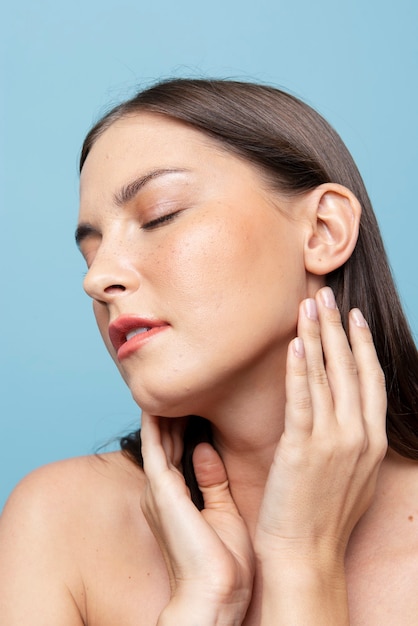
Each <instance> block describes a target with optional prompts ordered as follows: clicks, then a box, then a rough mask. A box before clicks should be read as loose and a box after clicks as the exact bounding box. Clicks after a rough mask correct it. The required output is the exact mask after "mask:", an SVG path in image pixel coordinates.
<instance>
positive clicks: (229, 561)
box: [141, 413, 254, 625]
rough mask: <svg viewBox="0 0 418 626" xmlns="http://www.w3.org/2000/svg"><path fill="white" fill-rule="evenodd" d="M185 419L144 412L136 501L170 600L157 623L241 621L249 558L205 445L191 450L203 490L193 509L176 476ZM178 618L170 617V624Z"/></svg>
mask: <svg viewBox="0 0 418 626" xmlns="http://www.w3.org/2000/svg"><path fill="white" fill-rule="evenodd" d="M184 425H185V421H184V420H183V419H177V418H161V417H157V416H153V415H148V414H146V413H143V416H142V429H141V438H142V455H143V459H144V470H145V475H146V478H147V483H146V487H145V490H144V492H143V497H142V499H141V506H142V509H143V512H144V514H145V517H146V519H147V521H148V523H149V525H150V527H151V530H152V531H153V533H154V535H155V537H156V539H157V541H158V543H159V546H160V548H161V551H162V553H163V555H164V558H165V562H166V565H167V569H168V573H169V577H170V586H171V595H172V599H171V602H170V603H169V605H168V607H166V610H165V611H163V614H162V616H161V618H160V622H159V624H166V623H167V624H171V623H172V624H175V623H182V625H187V624H188V623H189V621H190V623H196V619H198V623H199V624H206V623H207V624H212V623H213V624H225V625H226V624H241V623H242V620H243V619H244V616H245V613H246V610H247V607H248V604H249V602H250V599H251V592H252V579H253V573H254V557H253V549H252V545H251V541H250V538H249V535H248V531H247V528H246V526H245V523H244V521H243V520H242V518H241V516H240V515H239V513H238V510H237V508H236V506H235V504H234V502H233V500H232V497H231V494H230V491H229V487H228V480H227V476H226V471H225V468H224V465H223V463H222V461H221V459H220V457H219V455H218V454H217V452H216V451H215V450H214V448H213V447H212V446H211V445H210V444H207V443H202V444H199V445H198V446H197V447H196V449H195V452H194V455H193V463H194V468H195V474H196V478H197V482H198V484H199V487H200V489H201V491H202V493H203V497H204V506H205V508H204V509H203V510H202V511H198V509H197V508H196V507H195V505H194V504H193V503H192V501H191V499H190V494H189V490H188V488H187V486H186V484H185V481H184V478H183V475H182V473H181V469H180V464H181V457H182V451H183V431H184ZM176 620H177V621H176Z"/></svg>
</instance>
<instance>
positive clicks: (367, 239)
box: [80, 79, 418, 508]
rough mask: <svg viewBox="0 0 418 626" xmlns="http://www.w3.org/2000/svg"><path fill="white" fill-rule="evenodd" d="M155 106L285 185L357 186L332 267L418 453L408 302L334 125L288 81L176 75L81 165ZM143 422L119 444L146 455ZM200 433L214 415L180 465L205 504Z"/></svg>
mask: <svg viewBox="0 0 418 626" xmlns="http://www.w3.org/2000/svg"><path fill="white" fill-rule="evenodd" d="M141 112H151V113H157V114H160V115H164V116H168V117H170V118H172V119H174V120H178V121H180V122H183V123H185V124H187V125H189V126H190V127H193V128H195V129H197V130H199V131H201V132H202V133H205V134H206V135H208V136H210V137H211V138H213V139H214V140H216V141H218V142H219V143H220V144H221V145H222V146H223V148H224V149H225V150H229V151H231V152H232V153H234V154H236V155H239V156H240V157H241V158H244V159H246V160H247V161H248V162H250V163H252V164H253V165H255V166H256V167H257V168H258V169H259V171H261V172H262V173H263V175H264V176H265V177H266V178H267V180H268V181H269V183H270V184H271V185H272V186H273V187H274V188H276V189H277V190H279V191H280V192H282V193H285V194H287V195H290V196H292V195H297V194H301V193H304V192H307V191H310V190H312V189H314V188H315V187H318V186H319V185H322V184H323V183H329V182H332V183H339V184H341V185H344V186H345V187H347V188H348V189H350V190H351V191H352V192H353V193H354V195H355V196H356V197H357V199H358V200H359V202H360V204H361V206H362V216H361V220H360V229H359V236H358V241H357V244H356V247H355V249H354V252H353V254H352V255H351V257H350V258H349V259H348V260H347V261H346V263H345V264H344V265H342V266H341V267H340V268H338V269H337V270H335V271H333V272H332V273H330V274H329V275H328V276H327V277H326V282H327V284H328V285H329V286H330V287H331V288H332V289H333V290H334V293H335V297H336V300H337V304H338V308H339V310H340V312H341V316H342V319H343V324H344V326H345V327H346V325H347V319H348V312H349V311H350V309H352V308H353V307H358V308H359V309H361V311H362V312H363V314H364V316H365V318H366V319H367V321H368V323H369V326H370V330H371V332H372V335H373V338H374V341H375V345H376V351H377V354H378V358H379V361H380V363H381V365H382V368H383V371H384V373H385V378H386V385H387V393H388V409H387V435H388V441H389V446H390V447H391V448H392V449H393V450H395V451H396V452H398V453H399V454H401V455H403V456H404V457H407V458H410V459H418V356H417V350H416V346H415V342H414V339H413V337H412V334H411V331H410V328H409V326H408V322H407V320H406V318H405V315H404V313H403V311H402V308H401V305H400V301H399V297H398V294H397V290H396V287H395V284H394V281H393V278H392V275H391V271H390V267H389V264H388V261H387V257H386V253H385V250H384V246H383V242H382V238H381V235H380V232H379V227H378V224H377V221H376V217H375V215H374V212H373V209H372V206H371V203H370V199H369V197H368V194H367V191H366V189H365V186H364V183H363V180H362V178H361V175H360V173H359V171H358V169H357V167H356V165H355V163H354V161H353V158H352V156H351V155H350V153H349V151H348V149H347V148H346V146H345V145H344V143H343V141H342V140H341V138H340V137H339V135H338V134H337V132H336V131H335V130H334V129H333V128H332V127H331V126H330V124H328V122H327V121H326V120H325V119H324V118H323V117H322V116H321V115H319V113H317V112H316V111H315V110H314V109H312V108H311V107H310V106H308V105H307V104H305V103H304V102H302V101H301V100H299V99H298V98H296V97H294V96H293V95H291V94H289V93H286V92H285V91H282V90H279V89H276V88H273V87H270V86H266V85H258V84H254V83H248V82H239V81H230V80H219V79H217V80H206V79H172V80H167V81H163V82H160V83H157V84H155V85H153V86H151V87H149V88H147V89H145V90H142V91H140V92H139V93H137V94H136V95H135V96H134V97H133V98H131V99H130V100H128V101H126V102H123V103H122V104H120V105H118V106H116V107H115V108H113V109H112V110H111V111H110V112H108V113H107V114H106V115H105V116H104V117H103V118H102V119H101V120H99V122H97V124H95V126H94V127H93V128H92V129H91V130H90V132H89V133H88V135H87V137H86V139H85V141H84V144H83V147H82V152H81V157H80V171H81V169H82V167H83V164H84V161H85V160H86V158H87V156H88V154H89V151H90V149H91V148H92V146H93V144H94V143H95V141H96V139H97V138H98V137H99V136H100V135H101V133H103V132H104V131H105V130H106V129H107V128H108V127H109V126H110V125H111V124H113V123H114V122H115V121H116V120H118V119H120V118H123V117H126V116H131V115H136V114H138V113H141ZM140 438H141V435H140V430H138V431H135V432H133V433H131V434H129V435H127V436H126V437H123V438H122V439H121V447H122V450H123V451H124V452H125V453H126V454H127V455H128V456H129V457H130V458H131V459H132V460H133V461H135V462H137V463H139V464H140V465H142V456H141V441H140ZM200 441H211V429H210V425H209V423H208V422H207V421H206V420H204V419H203V418H200V417H198V416H190V419H189V423H188V427H187V428H186V432H185V441H184V444H185V448H184V458H183V469H184V473H185V478H186V482H187V483H188V485H189V487H190V489H191V492H192V497H193V500H194V501H195V503H196V504H197V505H198V506H199V508H201V507H202V500H201V496H200V492H199V490H198V488H197V485H196V481H195V478H194V472H193V465H192V461H191V457H192V453H193V449H194V447H195V445H196V444H197V443H198V442H200Z"/></svg>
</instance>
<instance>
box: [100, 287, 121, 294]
mask: <svg viewBox="0 0 418 626" xmlns="http://www.w3.org/2000/svg"><path fill="white" fill-rule="evenodd" d="M118 291H126V287H124V286H123V285H110V286H109V287H106V289H105V290H104V292H105V293H108V294H112V293H117V292H118Z"/></svg>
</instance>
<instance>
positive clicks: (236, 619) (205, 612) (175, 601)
mask: <svg viewBox="0 0 418 626" xmlns="http://www.w3.org/2000/svg"><path fill="white" fill-rule="evenodd" d="M247 606H248V602H245V603H243V602H236V600H231V601H230V602H228V601H227V600H226V599H225V598H223V599H221V598H218V597H215V596H213V595H212V596H209V595H208V594H207V593H206V592H201V591H200V590H199V589H196V588H194V589H189V590H188V591H185V590H183V591H182V592H181V593H180V592H178V591H177V592H176V594H175V595H174V596H173V597H172V598H171V600H170V602H169V603H168V604H167V606H166V607H165V608H164V610H163V611H162V613H161V615H160V617H159V620H158V623H157V626H178V625H179V624H181V625H182V626H240V625H241V624H242V621H243V620H244V617H245V613H246V610H247Z"/></svg>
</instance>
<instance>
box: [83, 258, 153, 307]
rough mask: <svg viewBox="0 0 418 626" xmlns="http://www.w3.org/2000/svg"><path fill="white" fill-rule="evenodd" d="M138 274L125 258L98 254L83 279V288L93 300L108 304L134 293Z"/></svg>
mask: <svg viewBox="0 0 418 626" xmlns="http://www.w3.org/2000/svg"><path fill="white" fill-rule="evenodd" d="M139 283H140V280H139V274H138V272H137V270H136V269H135V268H134V267H132V265H131V264H130V263H129V262H128V260H127V259H126V258H123V257H122V256H119V255H117V254H112V255H109V254H106V253H105V251H103V252H101V253H98V254H97V255H96V257H95V259H94V261H93V263H92V265H91V266H90V268H89V270H88V271H87V274H86V276H85V277H84V282H83V287H84V290H85V292H86V293H87V295H89V296H90V297H91V298H93V300H96V301H98V302H101V303H105V304H108V303H110V302H112V301H113V300H114V299H115V298H118V297H119V296H121V295H123V294H127V293H131V292H133V291H136V290H137V289H138V287H139Z"/></svg>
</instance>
